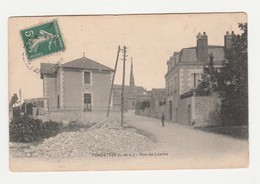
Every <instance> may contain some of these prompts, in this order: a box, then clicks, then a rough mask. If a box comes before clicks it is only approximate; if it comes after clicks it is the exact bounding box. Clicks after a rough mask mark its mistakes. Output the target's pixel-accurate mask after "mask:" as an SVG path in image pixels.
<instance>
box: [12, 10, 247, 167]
mask: <svg viewBox="0 0 260 184" xmlns="http://www.w3.org/2000/svg"><path fill="white" fill-rule="evenodd" d="M8 34H9V36H8V43H9V52H8V54H9V55H8V57H9V59H8V60H9V61H8V62H9V162H10V170H11V171H15V172H27V171H28V172H29V171H97V170H104V171H107V170H164V169H167V170H169V169H170V170H171V169H223V168H245V167H248V163H249V141H248V134H249V131H248V125H249V122H248V68H247V67H248V57H247V54H248V49H247V36H248V35H247V15H246V14H245V13H242V12H238V13H186V14H185V13H183V14H135V15H81V16H79V15H78V16H35V17H29V16H28V17H19V16H18V17H10V18H9V30H8Z"/></svg>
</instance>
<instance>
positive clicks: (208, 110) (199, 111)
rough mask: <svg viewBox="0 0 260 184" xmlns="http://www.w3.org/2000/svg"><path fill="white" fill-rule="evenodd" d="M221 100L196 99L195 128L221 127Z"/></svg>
mask: <svg viewBox="0 0 260 184" xmlns="http://www.w3.org/2000/svg"><path fill="white" fill-rule="evenodd" d="M220 102H221V101H220V99H219V98H218V97H217V96H216V95H215V96H197V97H196V98H195V126H205V125H220V124H221V123H222V122H221V121H220V119H219V112H220Z"/></svg>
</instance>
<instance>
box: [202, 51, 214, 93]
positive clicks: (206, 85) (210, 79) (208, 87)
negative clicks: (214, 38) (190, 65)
mask: <svg viewBox="0 0 260 184" xmlns="http://www.w3.org/2000/svg"><path fill="white" fill-rule="evenodd" d="M203 71H204V73H203V74H202V77H201V78H202V81H201V82H200V84H199V85H198V89H200V90H202V91H205V92H210V94H212V92H213V90H215V89H216V85H217V80H216V79H217V78H216V75H217V73H218V70H217V69H216V68H215V67H214V56H213V54H212V53H211V54H210V55H209V63H208V64H206V65H204V67H203Z"/></svg>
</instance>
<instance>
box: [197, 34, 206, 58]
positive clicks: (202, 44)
mask: <svg viewBox="0 0 260 184" xmlns="http://www.w3.org/2000/svg"><path fill="white" fill-rule="evenodd" d="M197 61H198V62H208V36H207V34H206V32H203V34H201V33H199V34H198V35H197Z"/></svg>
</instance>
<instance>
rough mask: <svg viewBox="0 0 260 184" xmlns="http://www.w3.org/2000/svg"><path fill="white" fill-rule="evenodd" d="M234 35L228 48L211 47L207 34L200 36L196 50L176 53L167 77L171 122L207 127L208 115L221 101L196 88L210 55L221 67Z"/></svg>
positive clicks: (188, 49)
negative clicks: (205, 125)
mask: <svg viewBox="0 0 260 184" xmlns="http://www.w3.org/2000/svg"><path fill="white" fill-rule="evenodd" d="M233 35H234V33H233V32H232V33H228V32H227V34H226V35H225V37H224V39H225V45H224V46H219V45H208V36H207V35H206V33H205V32H204V33H203V34H200V33H199V34H198V35H197V45H196V46H195V47H190V48H183V49H182V50H181V51H180V52H174V53H173V56H171V57H170V59H169V60H168V61H167V65H168V71H167V73H166V75H165V80H166V97H167V98H166V105H167V119H168V120H170V121H172V122H178V123H183V124H187V125H192V124H194V123H196V124H203V123H205V122H206V121H207V120H208V114H209V113H210V112H212V111H213V110H214V108H215V106H217V104H218V98H217V97H216V96H209V95H207V94H202V93H201V92H199V91H198V90H196V88H197V86H198V84H199V83H200V81H201V75H202V73H203V66H204V65H206V64H208V63H209V54H213V57H214V65H215V66H216V67H221V64H222V61H223V60H224V57H225V48H229V47H230V46H231V44H232V38H233Z"/></svg>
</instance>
